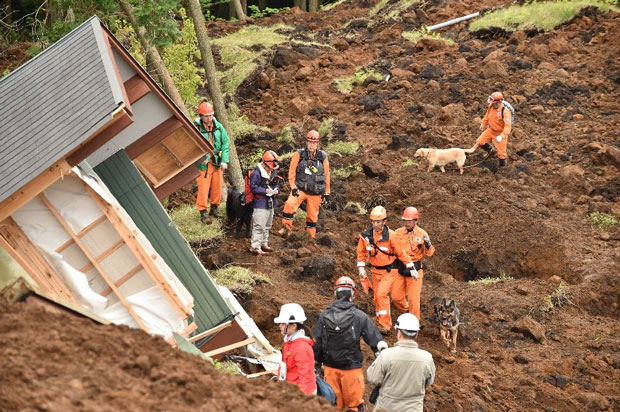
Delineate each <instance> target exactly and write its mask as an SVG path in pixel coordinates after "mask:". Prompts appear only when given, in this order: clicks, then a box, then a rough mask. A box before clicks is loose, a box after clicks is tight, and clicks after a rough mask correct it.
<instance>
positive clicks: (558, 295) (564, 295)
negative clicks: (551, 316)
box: [540, 282, 569, 312]
mask: <svg viewBox="0 0 620 412" xmlns="http://www.w3.org/2000/svg"><path fill="white" fill-rule="evenodd" d="M568 301H569V295H568V291H567V290H566V285H565V284H564V282H560V284H559V285H558V287H557V288H556V289H555V290H554V291H553V292H552V293H551V294H550V295H547V296H545V297H544V298H543V304H542V305H541V307H540V311H541V312H549V311H550V310H551V309H553V308H561V307H562V306H564V304H565V303H566V302H568Z"/></svg>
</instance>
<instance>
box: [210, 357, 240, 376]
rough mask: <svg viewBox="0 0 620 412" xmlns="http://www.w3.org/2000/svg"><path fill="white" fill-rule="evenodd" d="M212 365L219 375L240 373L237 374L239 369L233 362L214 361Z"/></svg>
mask: <svg viewBox="0 0 620 412" xmlns="http://www.w3.org/2000/svg"><path fill="white" fill-rule="evenodd" d="M214 363H215V365H214V366H215V369H217V371H218V372H220V373H225V374H227V375H241V373H239V367H238V366H237V364H236V363H235V362H230V361H219V360H217V359H216V360H214Z"/></svg>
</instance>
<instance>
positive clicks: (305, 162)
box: [278, 130, 330, 237]
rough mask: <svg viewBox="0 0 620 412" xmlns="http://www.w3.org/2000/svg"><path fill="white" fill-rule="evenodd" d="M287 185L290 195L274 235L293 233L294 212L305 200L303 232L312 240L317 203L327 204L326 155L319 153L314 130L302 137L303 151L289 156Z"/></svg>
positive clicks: (327, 165)
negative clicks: (304, 227)
mask: <svg viewBox="0 0 620 412" xmlns="http://www.w3.org/2000/svg"><path fill="white" fill-rule="evenodd" d="M288 182H289V185H290V186H291V194H290V195H289V197H288V199H287V200H286V203H285V204H284V210H283V211H282V229H280V230H279V231H278V234H279V235H280V236H282V237H288V235H289V234H290V232H291V231H292V230H293V219H294V218H295V211H296V210H297V209H298V208H299V206H300V205H301V204H302V203H303V202H304V201H305V202H306V231H308V233H310V236H312V237H314V236H315V235H316V222H317V221H318V220H319V207H320V204H321V202H322V201H323V202H325V203H327V202H329V192H330V178H329V161H328V160H327V153H325V152H324V151H323V150H319V132H317V131H316V130H310V131H309V132H308V134H307V135H306V148H305V149H300V150H297V151H296V152H295V153H294V154H293V157H292V158H291V166H290V168H289V171H288Z"/></svg>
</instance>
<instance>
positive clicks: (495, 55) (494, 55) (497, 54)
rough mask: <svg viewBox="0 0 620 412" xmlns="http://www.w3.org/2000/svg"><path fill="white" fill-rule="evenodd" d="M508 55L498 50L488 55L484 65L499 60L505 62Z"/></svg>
mask: <svg viewBox="0 0 620 412" xmlns="http://www.w3.org/2000/svg"><path fill="white" fill-rule="evenodd" d="M505 55H506V53H504V51H503V50H500V49H497V50H494V51H492V52H491V53H489V54H488V55H487V57H485V58H484V60H483V63H488V62H491V61H494V60H499V61H503V60H504V59H505V57H504V56H505Z"/></svg>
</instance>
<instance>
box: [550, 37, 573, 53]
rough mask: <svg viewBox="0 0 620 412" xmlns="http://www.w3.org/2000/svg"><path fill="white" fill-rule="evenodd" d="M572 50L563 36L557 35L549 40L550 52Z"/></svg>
mask: <svg viewBox="0 0 620 412" xmlns="http://www.w3.org/2000/svg"><path fill="white" fill-rule="evenodd" d="M569 51H570V45H569V44H568V42H567V41H566V39H565V38H563V37H556V38H553V39H551V40H550V41H549V52H551V53H555V54H566V53H568V52H569Z"/></svg>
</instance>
